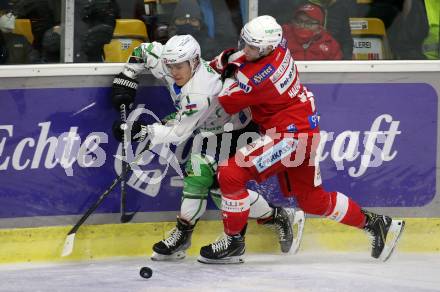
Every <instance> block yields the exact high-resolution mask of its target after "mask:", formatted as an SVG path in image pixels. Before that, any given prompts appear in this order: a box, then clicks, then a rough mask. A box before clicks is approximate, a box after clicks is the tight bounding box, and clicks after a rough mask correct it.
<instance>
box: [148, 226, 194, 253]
mask: <svg viewBox="0 0 440 292" xmlns="http://www.w3.org/2000/svg"><path fill="white" fill-rule="evenodd" d="M194 226H195V225H190V224H189V223H188V222H186V221H184V220H182V219H180V218H177V225H176V227H175V228H174V229H173V230H172V231H171V232H170V234H169V236H168V238H165V239H164V240H162V241H159V242H158V243H155V244H154V245H153V254H152V255H151V259H152V260H155V261H172V260H180V259H183V258H185V256H186V252H185V251H186V250H187V249H188V248H189V247H190V246H191V235H192V232H193V230H194Z"/></svg>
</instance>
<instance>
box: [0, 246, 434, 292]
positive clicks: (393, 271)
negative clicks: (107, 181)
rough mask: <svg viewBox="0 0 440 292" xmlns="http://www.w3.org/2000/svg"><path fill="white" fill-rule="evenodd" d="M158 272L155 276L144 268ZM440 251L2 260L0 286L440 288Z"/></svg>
mask: <svg viewBox="0 0 440 292" xmlns="http://www.w3.org/2000/svg"><path fill="white" fill-rule="evenodd" d="M142 266H149V267H150V268H152V269H153V276H152V277H151V278H150V279H143V278H141V277H140V276H139V269H140V268H141V267H142ZM439 270H440V254H438V253H437V254H408V253H397V254H395V255H393V257H392V258H391V259H390V261H389V262H386V263H383V262H380V261H377V260H374V259H373V258H370V257H369V255H368V254H365V253H305V252H301V251H300V252H299V253H298V254H297V255H287V256H284V255H281V254H270V255H269V254H267V255H261V254H258V255H257V254H253V255H247V256H246V262H245V263H244V264H240V265H206V264H201V263H198V262H197V261H196V259H195V258H194V257H189V258H186V259H184V260H182V261H179V262H152V261H151V260H150V259H149V258H146V257H145V258H129V259H127V258H123V259H121V258H115V259H111V260H99V261H98V260H96V261H87V262H75V263H57V264H14V265H0V291H8V292H12V291H75V292H76V291H79V292H87V291H106V292H111V291H195V292H205V291H320V292H322V291H355V292H360V291H368V292H372V291H386V292H389V291H399V292H400V291H418V292H419V291H420V292H423V291H440V272H439Z"/></svg>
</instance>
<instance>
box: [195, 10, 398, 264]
mask: <svg viewBox="0 0 440 292" xmlns="http://www.w3.org/2000/svg"><path fill="white" fill-rule="evenodd" d="M239 44H241V45H239V49H241V50H240V51H238V52H235V53H233V54H231V53H232V51H230V50H227V51H224V52H223V53H222V54H220V55H219V56H218V57H217V58H216V59H215V60H213V61H212V62H211V66H212V67H214V68H216V69H217V70H219V71H222V72H223V73H225V72H228V71H230V68H231V66H232V67H235V68H236V71H235V78H236V80H237V82H236V83H235V84H234V85H232V86H231V87H230V88H229V92H228V93H226V94H224V95H222V96H219V102H220V104H221V105H222V106H223V108H224V109H225V111H226V112H228V113H229V114H233V113H236V112H238V111H240V110H242V109H243V108H246V107H249V108H250V109H251V111H252V118H253V120H254V122H256V123H257V124H258V125H259V126H260V130H261V135H262V136H261V138H260V139H259V140H257V141H254V142H253V143H251V144H249V145H247V146H246V147H244V148H242V149H240V150H239V151H237V154H236V155H235V157H231V158H230V159H228V160H227V161H224V162H223V163H221V165H220V166H219V169H218V177H217V178H218V182H219V184H220V188H221V191H222V215H223V224H224V232H225V236H224V237H223V238H222V239H220V240H218V241H216V242H214V243H212V244H210V245H207V246H204V247H202V248H201V250H200V256H199V258H198V260H199V261H200V262H203V263H240V262H243V254H244V251H245V240H244V235H245V230H246V224H247V218H248V214H249V194H248V192H247V189H246V183H247V182H248V181H250V180H255V181H257V182H262V181H264V180H266V179H267V178H269V177H270V176H273V175H276V176H277V177H278V180H279V183H280V186H281V190H282V192H283V194H284V196H287V197H288V196H295V198H296V201H297V203H298V205H299V207H300V208H301V209H303V210H304V212H306V213H309V214H314V215H321V216H326V217H327V218H329V219H331V220H334V221H337V222H340V223H343V224H346V225H350V226H354V227H357V228H362V229H364V230H365V231H367V232H368V233H369V234H370V235H371V236H372V238H373V240H372V256H373V257H374V258H381V259H382V260H387V259H388V258H389V256H390V255H391V252H392V251H393V249H394V247H395V245H396V243H397V240H398V239H399V237H400V234H401V232H402V230H403V227H404V224H405V222H404V221H403V220H395V219H392V218H390V217H388V216H382V215H377V214H374V213H372V212H369V211H366V210H363V209H361V208H360V206H359V205H358V204H357V203H356V202H354V201H353V200H352V199H350V198H349V197H348V196H346V195H344V194H342V193H340V192H327V191H325V190H324V188H323V187H322V184H321V176H320V171H319V165H318V161H316V160H315V159H314V156H315V154H316V148H317V146H318V144H319V135H320V134H319V125H318V124H319V117H318V114H317V110H316V106H315V102H314V101H315V97H314V96H313V94H312V92H310V91H309V90H308V89H307V88H306V87H305V86H303V85H302V84H301V82H300V80H299V77H298V71H297V68H296V66H295V63H294V61H293V59H292V56H291V54H290V51H289V50H288V49H287V41H286V40H285V39H283V38H282V29H281V26H280V25H279V24H278V23H277V22H276V20H275V19H274V18H273V17H271V16H267V15H264V16H260V17H257V18H255V19H253V20H252V21H250V22H249V23H247V24H246V25H245V26H244V27H243V29H242V31H241V39H240V42H239Z"/></svg>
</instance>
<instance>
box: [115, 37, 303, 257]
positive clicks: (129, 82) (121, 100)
mask: <svg viewBox="0 0 440 292" xmlns="http://www.w3.org/2000/svg"><path fill="white" fill-rule="evenodd" d="M200 56H201V50H200V46H199V44H198V43H197V41H196V40H195V39H194V38H193V37H192V36H190V35H178V36H174V37H172V38H171V39H170V40H168V42H167V43H166V44H165V45H164V46H163V45H162V44H160V43H157V42H152V43H144V44H142V45H141V46H139V47H137V48H136V49H135V50H134V52H133V54H132V56H131V57H130V58H129V61H128V62H127V63H126V64H125V66H124V70H123V72H121V73H120V74H118V75H117V76H116V77H115V79H114V81H113V87H112V89H113V90H112V102H113V104H114V106H115V107H116V108H119V106H120V105H121V104H125V105H127V106H128V105H130V104H133V102H134V97H135V95H136V89H137V85H138V82H137V80H136V77H137V76H138V74H139V73H141V72H142V71H145V70H150V72H151V73H152V74H153V75H154V76H155V77H156V78H158V79H162V80H164V81H165V83H166V85H167V87H168V89H169V92H170V95H171V98H172V99H173V101H174V104H175V107H176V110H177V111H176V112H175V113H174V114H172V115H170V116H169V117H168V118H167V119H166V122H164V123H154V124H151V125H142V124H141V123H139V122H134V123H133V125H132V126H131V137H132V141H137V142H140V141H141V140H144V139H146V138H147V137H148V139H150V142H151V145H152V146H154V145H157V144H162V143H173V144H179V143H181V142H184V141H186V140H187V139H188V138H189V137H190V136H191V135H192V134H193V133H194V131H196V130H197V131H198V132H201V133H202V134H203V136H204V137H209V136H214V135H215V136H216V138H217V139H216V141H217V142H216V143H215V145H212V144H211V143H208V141H207V140H206V139H204V140H203V142H202V144H203V146H202V149H201V150H202V151H200V152H199V153H197V152H192V153H191V155H190V159H189V160H188V162H187V163H186V165H185V166H186V175H185V177H184V187H183V195H182V203H181V209H180V213H179V215H178V216H177V224H176V227H175V228H174V229H173V230H172V231H171V232H170V233H169V236H168V237H167V238H165V239H164V240H162V241H160V242H158V243H156V244H154V246H153V251H154V252H153V255H152V257H151V258H152V259H153V260H175V259H182V258H184V257H185V255H186V252H185V251H186V250H187V249H188V248H189V247H190V245H191V235H192V232H193V230H194V227H195V225H196V223H197V221H198V220H199V218H200V217H201V216H202V215H203V214H204V212H205V210H206V204H207V197H208V195H209V194H211V197H212V199H213V201H214V202H215V204H216V205H217V207H219V208H221V194H220V192H219V190H218V186H216V179H215V177H216V176H215V173H216V168H217V162H218V159H219V155H220V152H221V151H224V150H223V149H220V148H221V147H222V141H221V138H222V134H223V133H224V132H225V128H228V129H227V131H228V132H231V135H232V137H231V135H229V136H228V137H229V138H228V140H229V139H230V140H231V141H230V142H231V143H230V146H228V148H229V149H228V150H229V153H230V154H229V155H233V154H234V153H235V150H236V148H237V144H236V142H237V140H238V137H239V136H240V135H241V134H243V133H245V132H255V131H256V128H254V127H253V124H251V123H250V116H249V112H248V111H243V112H240V113H239V114H235V115H232V116H231V115H229V114H227V113H225V112H224V110H223V109H222V107H221V106H220V105H219V103H218V100H217V96H218V95H219V94H220V93H221V91H222V87H223V86H222V85H223V84H222V81H221V78H220V76H219V75H218V74H217V73H216V72H215V71H214V70H212V68H211V67H210V66H209V64H208V63H206V62H205V61H204V60H203V59H201V57H200ZM230 82H232V81H230ZM227 87H228V85H227V81H226V82H225V88H227ZM121 124H122V122H117V123H115V124H114V126H113V132H114V134H115V136H116V137H117V138H118V140H122V136H123V130H121ZM225 125H227V126H225ZM244 143H246V141H244ZM225 144H228V143H225ZM226 158H227V157H226ZM250 194H251V195H250V196H251V200H250V201H251V206H250V217H251V218H255V219H257V220H258V222H259V223H261V224H265V225H270V226H273V227H275V229H276V230H277V232H278V236H279V242H280V246H281V251H282V252H284V253H287V252H290V253H295V252H296V251H297V250H298V248H299V244H300V241H301V236H302V230H303V226H304V212H302V211H300V210H298V211H295V210H294V209H292V208H281V207H271V206H270V205H269V204H268V203H267V202H266V201H265V199H264V198H263V197H262V196H260V195H259V194H258V193H256V192H253V191H250ZM293 229H295V230H297V232H293ZM292 246H293V247H292Z"/></svg>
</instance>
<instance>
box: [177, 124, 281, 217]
mask: <svg viewBox="0 0 440 292" xmlns="http://www.w3.org/2000/svg"><path fill="white" fill-rule="evenodd" d="M255 131H256V128H255V125H252V124H249V125H248V126H247V127H245V128H244V129H241V130H238V131H233V132H231V133H223V134H219V135H214V136H211V138H213V139H211V138H204V139H203V140H202V141H201V142H200V144H201V147H200V151H197V150H194V149H196V148H197V147H195V146H194V145H193V150H192V154H191V155H190V159H189V160H188V162H187V163H186V165H185V172H186V175H185V178H184V180H183V183H184V187H183V196H182V203H181V208H180V215H179V217H180V218H181V219H183V220H185V221H187V222H189V223H190V224H191V225H194V224H195V222H196V221H197V220H198V219H199V218H200V217H201V216H202V215H203V214H204V213H205V211H206V205H207V198H208V196H209V194H210V195H211V198H212V200H213V202H214V203H215V205H216V206H217V207H218V208H219V209H221V203H222V197H221V192H220V189H219V186H218V183H217V180H216V171H217V161H218V160H219V159H220V158H219V157H220V156H222V155H223V156H226V157H230V156H231V155H234V154H235V151H236V149H237V144H241V145H245V144H246V141H244V143H240V142H238V141H240V140H242V139H240V137H243V136H242V134H243V133H246V134H253V137H254V138H256V137H258V134H257V133H256V132H255ZM228 135H229V136H228ZM251 136H252V135H251ZM228 143H229V144H228ZM194 144H196V142H194ZM224 150H226V151H224ZM248 193H249V206H250V217H251V218H255V219H264V218H268V217H269V216H271V215H272V208H271V207H270V206H269V204H268V203H267V201H266V200H265V199H264V198H263V197H262V196H260V195H259V194H258V193H257V192H254V191H251V190H249V191H248Z"/></svg>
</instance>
